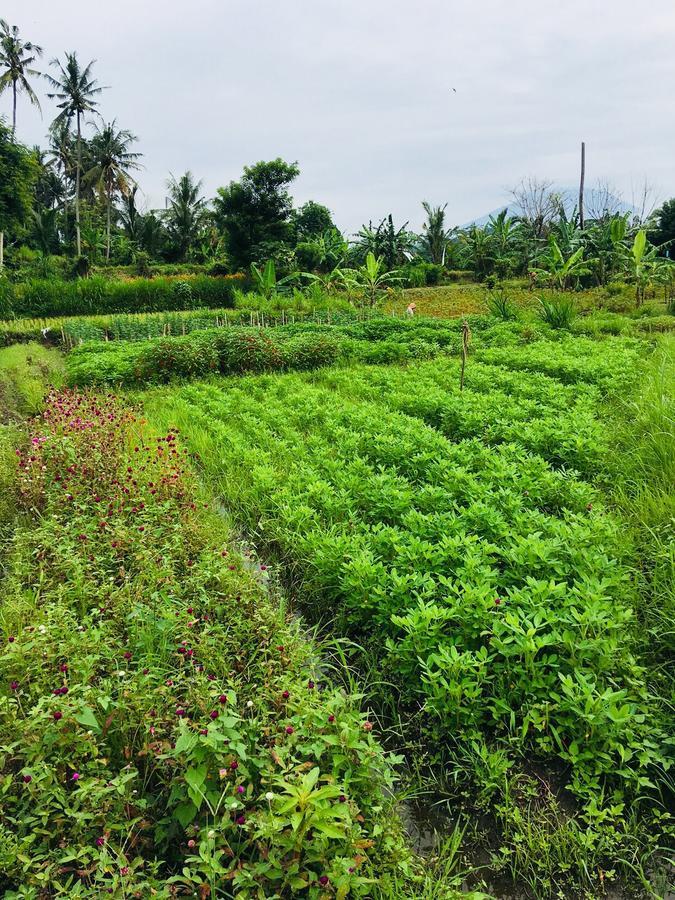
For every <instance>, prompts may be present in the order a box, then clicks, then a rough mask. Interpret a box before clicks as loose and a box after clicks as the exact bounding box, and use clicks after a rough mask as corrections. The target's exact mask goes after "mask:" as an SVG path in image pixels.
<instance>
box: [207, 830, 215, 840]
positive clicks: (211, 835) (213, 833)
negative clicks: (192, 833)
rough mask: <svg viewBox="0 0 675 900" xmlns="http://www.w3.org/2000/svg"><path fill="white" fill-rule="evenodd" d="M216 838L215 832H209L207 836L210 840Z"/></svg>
mask: <svg viewBox="0 0 675 900" xmlns="http://www.w3.org/2000/svg"><path fill="white" fill-rule="evenodd" d="M215 836H216V833H215V831H209V833H208V834H207V837H208V838H211V840H213V838H214V837H215Z"/></svg>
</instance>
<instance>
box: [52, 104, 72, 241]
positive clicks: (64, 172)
mask: <svg viewBox="0 0 675 900" xmlns="http://www.w3.org/2000/svg"><path fill="white" fill-rule="evenodd" d="M49 152H50V154H51V156H50V159H49V162H50V163H51V165H53V166H54V168H55V169H56V172H57V174H58V175H59V177H60V178H61V181H62V183H63V233H64V239H65V240H66V241H67V240H68V236H69V230H68V204H69V200H70V196H71V189H72V180H73V172H74V171H75V147H74V143H73V135H72V134H71V131H70V122H69V121H68V120H67V119H66V120H65V121H64V122H60V123H58V124H56V123H54V122H52V125H51V127H50V129H49Z"/></svg>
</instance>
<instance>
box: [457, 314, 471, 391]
mask: <svg viewBox="0 0 675 900" xmlns="http://www.w3.org/2000/svg"><path fill="white" fill-rule="evenodd" d="M470 345H471V330H470V329H469V323H468V322H467V321H466V320H464V322H462V373H461V375H460V377H459V389H460V391H463V390H464V369H465V368H466V358H467V356H468V355H469V346H470Z"/></svg>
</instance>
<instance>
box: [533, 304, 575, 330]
mask: <svg viewBox="0 0 675 900" xmlns="http://www.w3.org/2000/svg"><path fill="white" fill-rule="evenodd" d="M576 314H577V313H576V307H575V305H574V301H573V300H571V299H570V298H569V297H560V299H550V300H546V299H541V300H540V301H539V317H540V318H541V319H542V321H544V322H546V324H547V325H550V326H551V328H562V329H567V330H569V328H570V326H571V325H572V321H573V319H574V317H575V316H576Z"/></svg>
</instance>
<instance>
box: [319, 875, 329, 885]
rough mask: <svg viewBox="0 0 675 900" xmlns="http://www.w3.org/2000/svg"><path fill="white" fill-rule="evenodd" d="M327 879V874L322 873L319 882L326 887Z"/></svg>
mask: <svg viewBox="0 0 675 900" xmlns="http://www.w3.org/2000/svg"><path fill="white" fill-rule="evenodd" d="M328 881H329V879H328V875H322V876H321V878H319V884H320V885H321V886H322V887H326V885H327V884H328Z"/></svg>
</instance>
